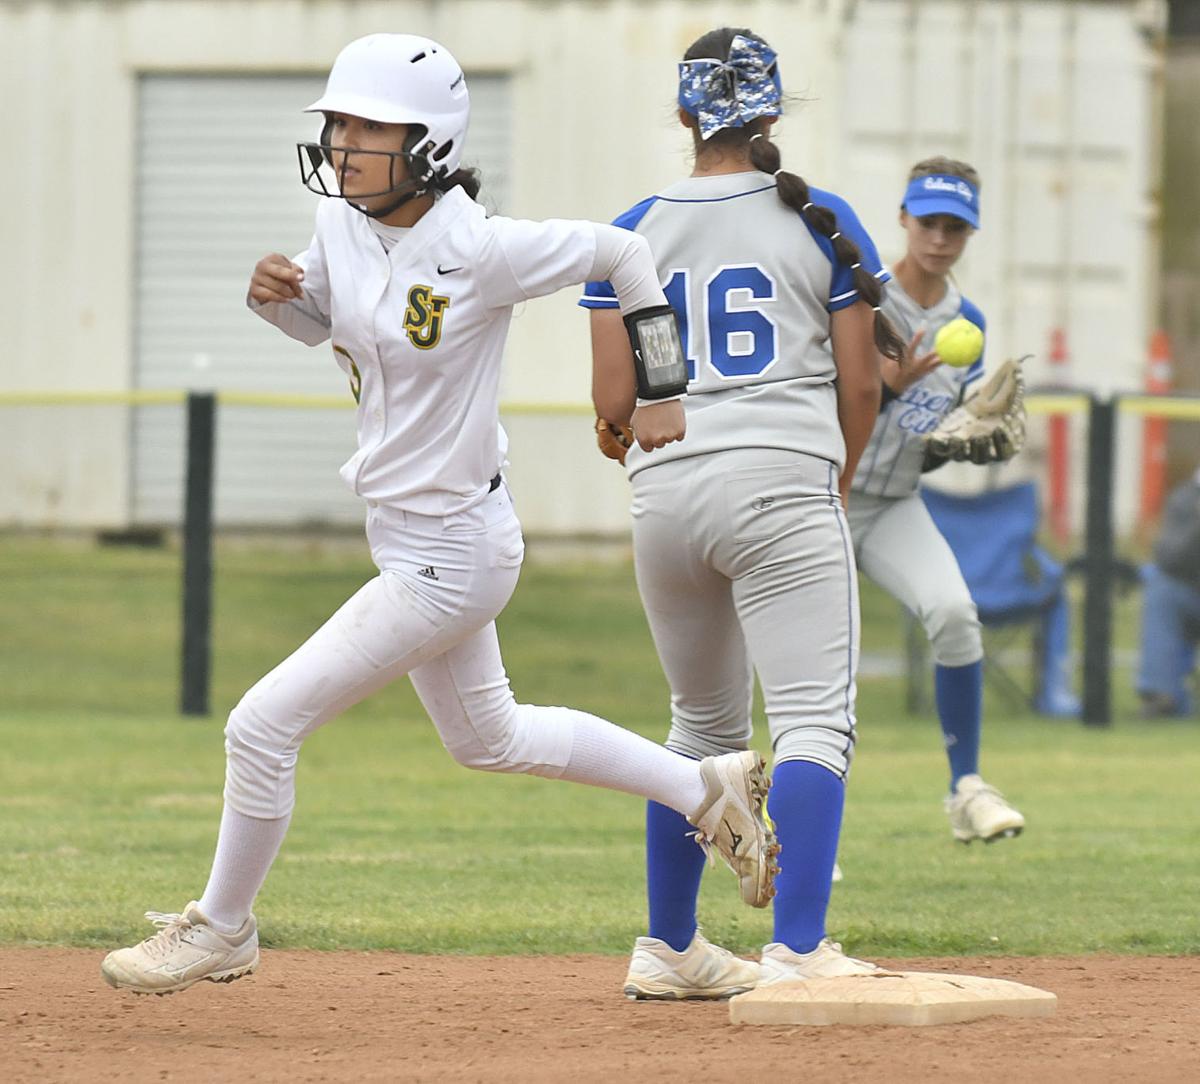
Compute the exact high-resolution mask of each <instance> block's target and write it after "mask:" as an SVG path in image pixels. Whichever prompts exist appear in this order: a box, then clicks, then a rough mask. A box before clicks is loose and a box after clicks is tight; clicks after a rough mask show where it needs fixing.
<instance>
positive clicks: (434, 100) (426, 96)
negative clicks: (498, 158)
mask: <svg viewBox="0 0 1200 1084" xmlns="http://www.w3.org/2000/svg"><path fill="white" fill-rule="evenodd" d="M304 112H306V113H348V114H350V115H351V116H355V117H363V118H364V119H366V120H374V121H379V122H380V123H382V124H409V125H420V126H421V127H422V128H424V129H425V132H424V135H423V136H420V137H418V143H417V145H415V146H413V145H412V144H409V146H410V147H411V149H412V150H413V151H414V152H415V153H417V154H421V155H423V156H424V157H425V158H426V159H427V160H428V161H429V164H430V166H431V167H432V168H433V169H434V171H435V172H436V173H438V174H441V175H442V176H445V175H447V174H450V173H453V172H454V171H455V170H456V169H458V166H459V163H460V162H461V160H462V149H463V143H464V142H465V140H466V136H467V122H468V120H469V118H470V114H471V99H470V96H469V95H468V94H467V80H466V78H465V77H464V76H463V72H462V68H461V67H459V64H458V61H457V60H455V59H454V57H453V56H451V55H450V51H449V50H448V49H446V48H445V47H444V46H441V45H439V44H438V43H437V42H436V41H431V40H430V39H429V38H422V37H418V36H417V35H415V34H369V35H367V37H365V38H359V39H358V40H356V41H352V42H351V43H350V44H349V45H347V46H346V47H345V48H344V49H343V50H342V51H341V52H340V53H338V56H337V59H336V60H335V61H334V62H333V68H332V69H331V70H330V72H329V81H328V82H327V83H326V84H325V93H324V94H322V95H321V97H320V98H318V99H317V100H316V101H315V102H313V104H312V105H310V106H309V107H308V108H307V109H305V110H304Z"/></svg>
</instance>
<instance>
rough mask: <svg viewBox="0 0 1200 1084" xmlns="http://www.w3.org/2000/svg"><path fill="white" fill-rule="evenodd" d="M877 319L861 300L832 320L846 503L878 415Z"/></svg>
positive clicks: (836, 314) (843, 492) (842, 486)
mask: <svg viewBox="0 0 1200 1084" xmlns="http://www.w3.org/2000/svg"><path fill="white" fill-rule="evenodd" d="M874 320H875V314H874V312H873V311H872V310H871V307H870V306H869V305H867V304H865V303H863V302H861V301H860V302H857V303H856V304H854V305H851V306H850V307H849V308H846V309H839V310H838V311H837V312H835V313H834V314H833V316H832V317H831V318H830V331H831V336H832V341H833V360H834V364H835V365H836V366H837V409H838V424H839V425H840V426H841V428H842V439H843V441H844V442H845V445H846V464H845V467H844V469H843V471H842V477H841V481H840V488H841V491H842V498H843V500H844V499H845V497H846V494H847V492H848V491H849V488H850V482H851V481H852V480H853V478H854V471H855V470H856V469H857V467H858V461H859V459H860V458H862V453H863V449H864V448H866V446H867V441H868V440H870V439H871V431H872V430H873V429H874V428H875V420H876V418H877V417H878V416H879V394H880V388H881V379H880V375H879V360H878V352H877V351H876V349H875V323H874Z"/></svg>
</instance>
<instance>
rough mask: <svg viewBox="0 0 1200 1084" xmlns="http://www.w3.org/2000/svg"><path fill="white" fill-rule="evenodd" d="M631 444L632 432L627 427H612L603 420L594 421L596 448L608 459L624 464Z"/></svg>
mask: <svg viewBox="0 0 1200 1084" xmlns="http://www.w3.org/2000/svg"><path fill="white" fill-rule="evenodd" d="M632 444H633V430H632V429H630V428H629V426H627V425H620V426H618V425H613V424H612V423H611V422H606V421H605V420H604V419H603V418H597V419H596V446H597V447H598V448H599V449H600V451H601V452H603V453H604V454H605V455H606V456H608V458H609V459H615V460H616V461H617V462H618V463H621V464H624V462H625V453H626V452H628V451H629V449H630V447H631V445H632Z"/></svg>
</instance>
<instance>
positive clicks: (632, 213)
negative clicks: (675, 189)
mask: <svg viewBox="0 0 1200 1084" xmlns="http://www.w3.org/2000/svg"><path fill="white" fill-rule="evenodd" d="M657 199H658V197H657V196H650V197H649V198H647V199H644V200H642V202H641V203H635V204H634V205H633V206H632V207H630V208H629V210H628V211H626V212H625V213H624V214H619V215H617V217H616V218H614V219H613V222H612V224H613V225H614V226H620V227H621V228H622V229H624V230H632V231H633V232H635V233H636V232H637V227H638V223H639V222H641V221H642V219H643V218H645V216H646V212H647V211H648V210H650V208H651V207H653V206H654V204H655V201H657ZM579 304H580V305H581V306H582V307H583V308H585V309H615V308H617V292H616V291H615V290H614V289H613V288H612V283H611V282H608V281H607V280H605V281H603V282H589V283H587V284H585V285H584V287H583V296H582V297H581V298H580V299H579Z"/></svg>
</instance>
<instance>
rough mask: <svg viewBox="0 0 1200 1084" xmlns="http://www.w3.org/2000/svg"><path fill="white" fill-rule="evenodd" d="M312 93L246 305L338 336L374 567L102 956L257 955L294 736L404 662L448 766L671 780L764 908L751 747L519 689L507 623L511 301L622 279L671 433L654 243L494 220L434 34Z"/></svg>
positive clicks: (764, 873)
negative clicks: (216, 812)
mask: <svg viewBox="0 0 1200 1084" xmlns="http://www.w3.org/2000/svg"><path fill="white" fill-rule="evenodd" d="M309 111H311V112H319V113H321V114H322V115H323V116H324V118H325V126H324V130H323V132H322V136H321V139H320V142H319V143H316V144H302V145H301V146H300V155H301V169H302V174H303V177H304V180H305V183H306V184H307V185H309V186H310V187H312V188H314V189H315V190H317V191H320V192H322V193H323V194H325V195H328V196H332V197H335V198H331V199H328V200H325V201H324V202H323V203H322V205H321V206H320V209H319V210H318V212H317V222H316V234H315V236H314V237H313V240H312V242H311V244H310V245H309V247H308V249H307V250H306V251H305V252H304V253H302V254H301V255H299V256H298V257H296V259H295V260H294V261H289V260H287V259H285V258H284V257H282V256H268V257H266V258H264V259H263V260H261V261H260V262H259V264H258V265H257V267H256V268H255V271H254V275H253V277H252V279H251V285H250V299H249V304H250V306H251V308H253V309H254V310H255V311H256V312H257V313H258V314H259V315H260V316H262V317H263V318H264V319H266V320H269V321H270V322H271V323H274V324H276V325H278V326H279V327H280V328H281V329H282V330H283V331H285V332H286V333H287V334H289V335H291V336H292V337H293V338H296V339H299V340H300V341H302V342H305V343H308V344H309V345H313V346H315V345H317V344H319V343H323V342H326V341H331V342H332V346H333V351H334V354H335V356H336V359H337V362H338V364H339V365H340V366H341V367H342V369H343V370H345V372H346V374H347V376H348V377H349V379H350V383H351V387H352V389H353V391H354V394H355V397H356V398H357V399H358V416H357V427H358V450H357V452H356V453H355V454H354V455H353V456H352V457H351V459H350V460H349V462H348V463H346V465H345V466H344V467H343V468H342V475H343V477H344V478H345V479H346V481H347V482H348V483H349V484H350V485H351V486H352V487H353V488H354V490H355V492H357V493H358V494H359V495H360V496H361V497H363V498H364V500H365V501H366V504H367V517H366V531H367V538H368V541H369V543H370V547H371V555H372V558H373V559H374V561H375V563H376V565H377V566H378V568H379V575H378V576H377V577H375V578H374V579H373V580H371V581H370V582H368V583H367V584H366V585H365V586H364V587H363V588H362V589H361V590H360V591H359V592H358V593H357V594H355V595H354V596H353V597H352V598H351V599H350V600H349V601H348V602H347V603H346V604H345V605H344V606H343V607H342V608H341V609H340V610H338V611H337V613H335V614H334V615H333V617H331V618H330V619H329V621H327V622H326V623H325V624H324V625H323V626H322V627H321V628H320V629H318V630H317V632H316V633H314V635H313V636H312V638H311V639H309V640H308V641H307V643H305V644H304V645H303V646H302V647H300V648H299V650H298V651H296V653H295V654H293V655H292V656H291V657H290V658H288V659H286V660H285V661H284V662H282V663H281V664H280V665H279V666H278V667H276V668H275V670H273V671H272V672H271V673H270V674H268V675H267V676H266V677H265V678H263V679H262V680H261V681H260V682H259V683H258V684H257V685H255V686H254V687H253V688H252V689H251V690H250V691H249V692H248V693H247V694H246V695H245V697H244V698H243V699H242V701H241V702H240V703H239V704H238V705H237V707H235V708H234V710H233V712H232V713H231V715H230V716H229V723H228V726H227V727H226V730H225V736H226V742H225V749H226V756H227V769H226V784H225V809H224V813H223V815H222V819H221V828H220V835H219V838H218V841H217V849H216V857H215V860H214V863H213V867H212V872H211V875H210V877H209V881H208V886H207V887H206V888H205V890H204V893H203V895H202V896H201V897H200V900H199V901H198V902H196V903H189V904H188V905H187V906H186V907H185V908H184V910H183V912H182V913H181V914H158V913H155V912H151V913H149V914H148V916H147V917H149V918H150V919H151V920H152V921H153V922H155V923H156V924H157V925H158V926H160V927H161V928H160V930H159V932H158V933H156V934H155V935H154V936H152V937H150V938H149V939H147V940H146V941H143V942H141V943H140V944H138V945H136V946H134V947H132V948H126V949H119V950H117V951H115V952H112V953H110V954H109V955H108V957H107V958H106V959H105V960H104V963H103V965H102V971H103V974H104V977H105V979H106V980H107V981H108V982H109V983H110V984H111V985H113V986H117V987H124V988H127V989H131V990H135V991H138V992H141V993H170V992H173V991H175V990H182V989H184V988H186V987H188V986H190V985H192V984H193V983H195V982H197V981H199V980H201V979H209V980H212V981H229V980H231V979H235V978H238V977H239V976H241V975H244V974H247V973H248V972H250V971H253V970H254V969H255V967H256V966H257V965H258V935H257V928H256V922H255V919H254V916H253V915H252V914H251V913H250V908H251V904H252V903H253V900H254V897H255V895H256V894H257V893H258V891H259V889H260V887H261V886H262V883H263V881H264V879H265V878H266V875H267V871H268V869H269V868H270V865H271V863H272V861H273V860H274V857H275V854H276V852H277V851H278V849H279V846H280V843H281V842H282V840H283V837H284V833H285V832H286V830H287V826H288V821H289V818H290V816H291V812H292V807H293V802H294V790H295V785H294V776H295V768H296V757H297V754H298V752H299V748H300V745H301V743H302V742H303V740H304V739H305V737H307V736H308V735H309V734H311V733H312V732H313V731H314V730H316V728H317V727H319V726H321V725H322V724H324V723H326V722H328V721H329V720H330V719H332V718H334V717H335V716H336V715H338V714H339V713H340V712H342V711H344V710H345V709H346V708H348V707H350V705H352V704H354V703H355V702H357V701H359V700H361V699H363V698H364V697H366V696H369V695H370V694H371V693H372V692H374V691H376V690H377V689H380V688H381V687H383V686H384V685H386V684H387V683H389V682H391V681H395V680H396V679H397V678H399V677H401V676H403V675H405V674H408V675H409V676H410V677H411V679H412V682H413V685H414V686H415V688H416V690H417V693H418V694H419V696H420V698H421V701H422V703H423V704H424V705H425V708H426V709H427V711H428V712H429V715H430V717H431V718H432V719H433V722H434V725H435V726H436V727H437V729H438V733H439V735H440V737H441V739H442V741H443V743H444V744H445V746H446V748H447V749H448V750H449V751H450V753H451V755H452V756H454V758H455V759H456V760H458V761H459V762H460V763H461V764H464V765H466V766H467V767H471V768H478V769H483V770H486V771H499V772H528V773H532V774H536V775H543V776H547V777H551V778H560V779H570V780H574V781H576V782H580V783H590V784H593V785H596V786H604V787H610V788H613V789H616V790H624V791H627V792H630V793H634V794H640V795H642V796H644V797H648V798H651V799H653V800H654V801H657V802H661V803H662V804H663V805H664V807H666V808H669V809H671V810H672V811H674V812H675V813H677V814H678V815H679V816H680V817H681V818H686V819H687V823H688V824H689V825H691V826H692V830H693V832H694V834H695V836H696V839H697V840H698V841H700V842H701V843H702V844H704V845H705V848H706V849H709V848H711V849H713V850H716V852H717V853H719V854H720V855H721V857H722V858H724V859H725V860H726V862H728V863H729V864H730V865H731V866H732V868H733V869H734V870H735V872H736V873H737V874H738V877H739V881H740V884H741V890H742V894H743V897H744V898H745V899H746V900H747V902H749V903H752V904H754V905H756V906H765V904H766V903H767V901H768V900H769V898H770V894H771V892H772V887H771V879H772V874H773V872H774V870H773V867H772V864H771V862H772V854H773V851H774V849H775V848H774V845H773V842H772V838H771V833H770V830H769V829H768V828H767V826H766V823H765V821H764V818H763V814H762V805H763V801H764V799H765V796H766V786H767V783H766V778H765V775H764V772H763V765H762V760H761V758H760V757H757V756H756V755H754V754H749V753H745V752H734V753H730V754H728V755H725V756H713V757H709V758H707V759H705V760H703V761H701V762H699V763H697V762H696V761H695V760H692V759H689V758H688V757H686V756H681V755H680V754H679V753H676V752H671V751H669V750H666V749H663V748H662V747H661V746H658V745H655V744H654V743H653V742H650V741H647V740H646V739H644V738H641V737H638V736H636V735H634V734H631V733H629V732H628V731H625V730H622V729H620V728H619V727H616V726H614V725H613V724H611V723H608V722H605V721H603V720H601V719H597V718H595V717H594V716H591V715H587V714H585V713H583V712H579V711H572V710H570V709H568V708H561V707H533V706H531V705H528V704H518V703H516V701H515V700H514V698H513V694H512V691H511V690H510V688H509V684H508V679H507V677H506V676H505V673H504V666H503V663H502V662H501V658H500V651H499V647H498V644H497V640H496V628H495V625H494V623H493V619H494V618H495V617H496V615H497V614H498V613H499V612H500V610H501V609H502V608H503V607H504V605H505V603H506V602H507V600H508V598H509V596H510V595H511V593H512V591H513V588H514V586H515V585H516V581H517V575H518V570H519V568H520V565H521V561H522V556H523V544H522V540H521V528H520V525H519V523H518V522H517V518H516V516H515V514H514V512H513V506H512V501H511V499H510V497H509V493H508V489H507V488H506V486H505V485H504V483H503V481H502V480H501V477H500V467H501V464H502V462H503V460H504V448H505V439H504V436H503V432H502V431H501V430H500V428H499V424H498V417H497V415H498V405H497V385H498V378H499V368H500V358H501V353H502V350H503V347H504V340H505V336H506V332H507V329H508V325H509V320H510V318H511V315H512V307H513V305H515V304H516V303H518V302H520V301H523V300H525V299H527V298H532V297H538V296H541V295H544V294H549V293H551V292H553V291H554V290H557V289H559V288H561V287H563V286H567V285H571V284H581V283H583V282H585V281H588V280H590V279H607V280H608V281H610V282H611V283H612V284H613V286H614V288H615V290H616V294H617V297H618V299H619V305H620V308H621V311H622V313H623V315H624V319H625V323H626V325H627V326H628V328H629V332H630V336H631V338H632V340H633V343H634V345H635V347H636V349H635V350H634V354H635V358H636V360H635V365H636V378H635V377H634V375H633V368H632V367H631V373H630V385H631V386H632V385H633V384H634V383H636V385H637V395H638V402H639V406H638V409H637V411H636V412H635V414H634V426H635V428H636V430H637V434H638V439H639V441H640V450H641V453H642V454H643V455H645V456H647V457H651V456H652V449H654V448H655V447H656V446H659V445H663V444H667V443H668V442H670V441H673V440H676V439H678V438H679V437H681V436H682V434H683V431H684V416H683V407H682V405H681V403H680V402H679V401H678V400H679V398H680V397H681V396H682V395H683V393H684V391H685V390H686V383H687V381H686V373H685V371H684V369H685V367H684V359H683V356H682V353H681V351H680V344H679V338H678V334H677V332H676V327H675V321H674V317H673V316H672V315H671V312H670V309H669V308H668V307H667V306H666V302H665V298H664V297H663V293H662V290H661V289H660V288H659V285H658V278H657V275H656V274H655V269H654V263H653V260H652V258H651V256H650V253H649V249H648V246H647V245H646V242H645V241H644V240H643V239H642V238H639V237H635V236H634V235H633V234H631V233H629V232H628V231H625V230H620V229H616V228H614V227H612V226H598V225H594V224H592V223H589V222H565V221H548V222H523V221H513V220H510V219H506V218H498V217H496V218H487V217H485V215H484V211H483V209H482V208H481V207H480V206H479V205H478V204H476V203H475V202H474V201H473V197H474V195H475V193H476V192H477V190H478V182H477V180H476V179H475V177H474V174H473V172H472V171H466V170H460V169H459V161H460V158H461V155H462V145H463V139H464V137H465V135H466V130H467V118H468V111H469V104H468V97H467V88H466V83H465V81H464V78H463V73H462V70H461V68H460V67H459V66H458V64H457V63H456V62H455V60H454V58H453V57H452V56H451V55H450V54H449V53H448V52H447V51H446V50H445V49H444V48H443V47H442V46H440V45H438V44H437V43H436V42H433V41H429V40H427V39H425V38H419V37H413V36H409V35H391V34H379V35H373V36H370V37H366V38H362V39H360V40H358V41H355V42H353V43H351V44H350V45H348V46H347V47H346V48H345V49H344V50H343V51H342V53H341V54H340V55H339V56H338V58H337V61H336V63H335V64H334V66H333V70H332V72H331V74H330V76H329V82H328V85H327V88H326V91H325V94H324V96H323V97H321V99H320V100H318V101H317V102H315V103H314V104H313V105H311V106H309ZM627 363H628V358H627ZM714 752H716V750H714ZM721 752H725V751H724V750H721ZM693 849H695V850H696V853H697V856H698V857H700V858H701V860H703V855H702V852H701V849H700V848H698V847H693Z"/></svg>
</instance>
